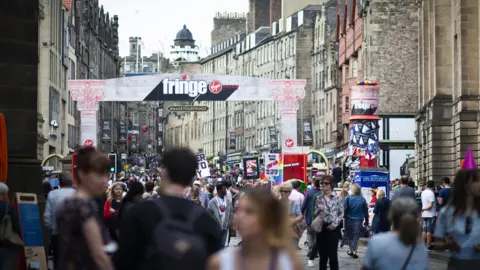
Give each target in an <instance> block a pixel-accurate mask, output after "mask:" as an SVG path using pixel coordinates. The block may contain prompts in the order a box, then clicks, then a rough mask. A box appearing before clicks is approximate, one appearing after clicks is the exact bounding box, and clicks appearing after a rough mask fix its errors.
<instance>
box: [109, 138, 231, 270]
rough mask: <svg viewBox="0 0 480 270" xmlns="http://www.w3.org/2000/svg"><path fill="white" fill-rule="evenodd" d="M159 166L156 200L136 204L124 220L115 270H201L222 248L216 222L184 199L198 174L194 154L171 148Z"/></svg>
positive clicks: (201, 209) (182, 149)
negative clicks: (160, 183)
mask: <svg viewBox="0 0 480 270" xmlns="http://www.w3.org/2000/svg"><path fill="white" fill-rule="evenodd" d="M161 164H162V169H161V177H162V188H161V189H160V190H159V191H160V194H159V195H160V198H158V199H157V200H144V201H140V202H138V203H136V204H134V205H133V206H132V207H131V209H130V210H129V211H128V212H127V213H126V215H125V217H124V218H122V221H121V225H120V232H121V233H120V236H119V250H118V252H117V253H116V254H115V255H114V256H113V261H114V264H115V267H116V270H133V269H136V270H151V269H162V270H170V269H175V270H183V269H185V270H187V269H198V270H203V269H205V265H206V261H207V258H208V257H209V256H210V255H212V254H214V253H215V252H217V251H219V250H220V249H221V248H223V244H222V241H221V237H220V226H219V225H218V224H217V222H215V220H214V219H213V218H212V217H211V216H210V215H209V214H208V213H207V212H206V211H205V209H204V208H203V207H201V206H200V205H199V204H197V203H194V202H192V201H190V200H188V199H186V198H185V189H186V188H187V187H189V186H190V185H192V182H193V178H194V177H195V175H196V173H197V158H196V156H195V154H194V153H193V152H192V151H191V150H190V149H188V148H178V147H176V148H171V149H169V150H167V151H165V152H164V154H163V159H162V161H161Z"/></svg>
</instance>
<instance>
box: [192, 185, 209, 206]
mask: <svg viewBox="0 0 480 270" xmlns="http://www.w3.org/2000/svg"><path fill="white" fill-rule="evenodd" d="M188 198H189V199H190V200H191V201H193V202H195V203H198V204H200V205H201V206H203V207H205V205H203V202H202V199H201V198H200V188H199V187H198V186H196V185H193V186H192V188H191V189H190V192H189V193H188Z"/></svg>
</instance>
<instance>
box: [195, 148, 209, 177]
mask: <svg viewBox="0 0 480 270" xmlns="http://www.w3.org/2000/svg"><path fill="white" fill-rule="evenodd" d="M197 165H198V167H197V175H198V177H208V176H210V169H209V168H208V161H207V158H206V157H205V154H198V155H197Z"/></svg>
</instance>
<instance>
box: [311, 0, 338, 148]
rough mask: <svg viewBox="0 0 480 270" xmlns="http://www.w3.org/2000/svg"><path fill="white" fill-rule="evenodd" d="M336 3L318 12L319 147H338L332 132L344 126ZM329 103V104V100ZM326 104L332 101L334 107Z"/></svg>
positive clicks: (315, 127) (315, 87)
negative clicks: (338, 66)
mask: <svg viewBox="0 0 480 270" xmlns="http://www.w3.org/2000/svg"><path fill="white" fill-rule="evenodd" d="M336 15H337V10H336V2H335V1H329V2H327V3H326V4H325V5H324V6H322V10H321V11H320V12H319V13H318V14H317V16H316V20H315V29H314V39H313V53H312V74H313V75H312V110H313V111H312V121H311V122H312V123H311V125H312V132H313V133H312V134H313V147H314V148H315V149H322V148H326V149H330V148H332V149H333V148H335V147H336V140H335V139H333V140H332V139H331V136H330V135H331V134H332V133H333V132H336V131H337V130H338V129H339V128H340V127H341V125H340V126H339V124H340V123H341V121H339V119H340V120H341V117H340V116H341V115H340V114H339V113H338V111H339V110H338V108H337V106H338V105H337V104H338V102H337V100H336V99H337V97H338V96H339V94H340V91H339V89H338V84H337V73H338V72H337V65H338V64H337V50H336V46H335V43H334V35H335V23H336V21H335V20H336ZM330 98H332V101H330ZM325 102H327V103H325ZM326 104H332V108H331V109H330V107H327V106H326Z"/></svg>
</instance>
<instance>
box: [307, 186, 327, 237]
mask: <svg viewBox="0 0 480 270" xmlns="http://www.w3.org/2000/svg"><path fill="white" fill-rule="evenodd" d="M317 201H318V195H317V196H316V197H315V204H316V203H317ZM324 219H325V211H323V210H322V211H321V212H320V213H318V215H317V216H316V217H315V218H314V219H313V220H312V223H311V224H310V229H311V230H312V231H314V232H316V233H320V232H322V228H323V220H324Z"/></svg>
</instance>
